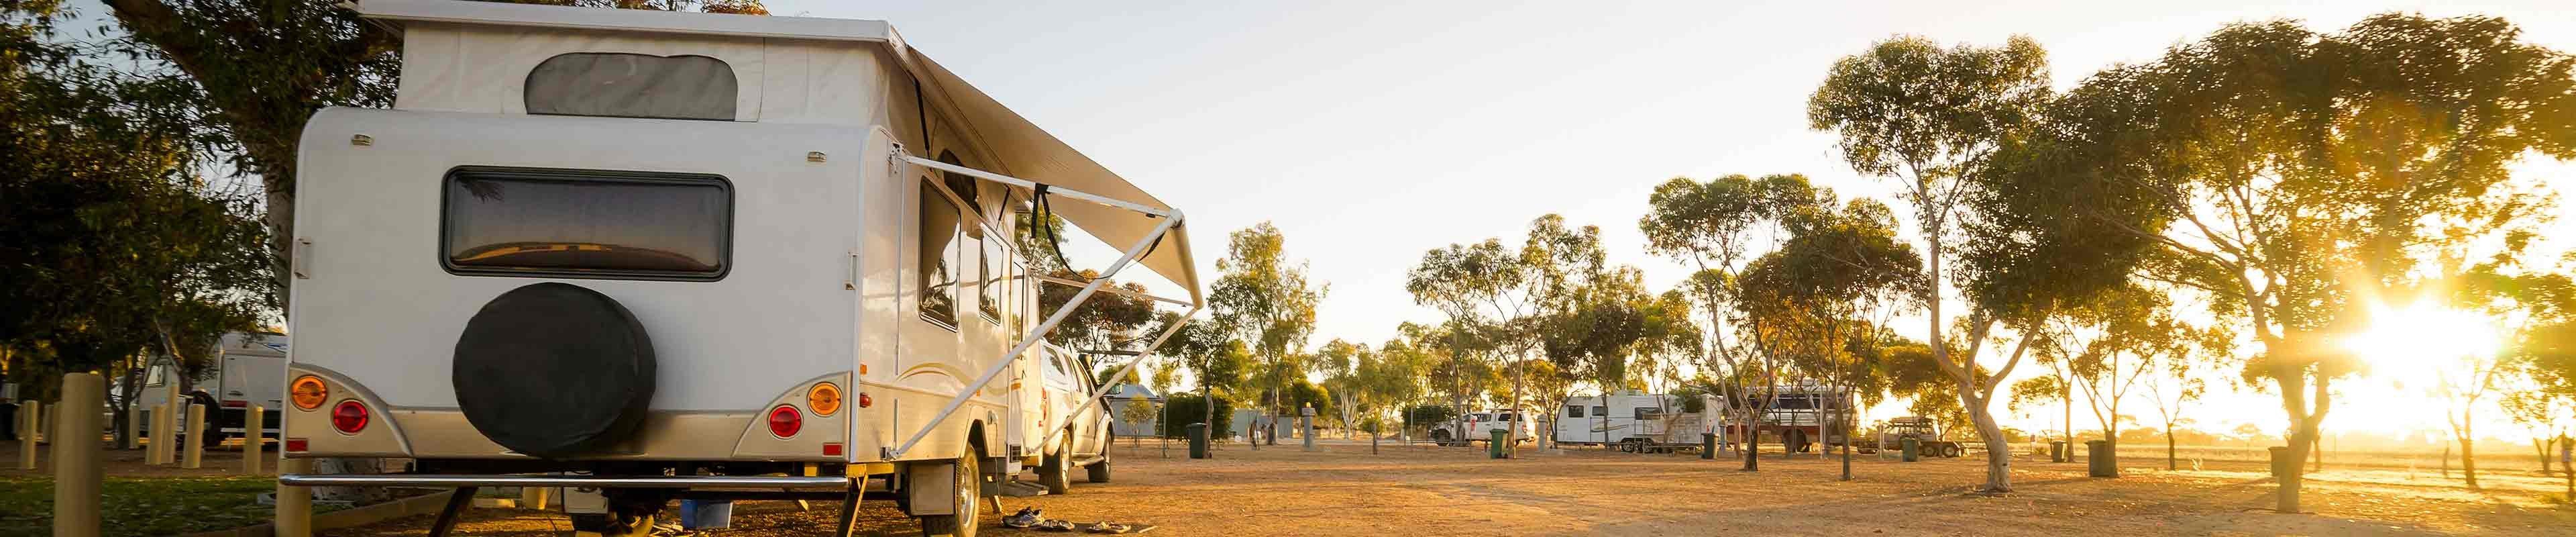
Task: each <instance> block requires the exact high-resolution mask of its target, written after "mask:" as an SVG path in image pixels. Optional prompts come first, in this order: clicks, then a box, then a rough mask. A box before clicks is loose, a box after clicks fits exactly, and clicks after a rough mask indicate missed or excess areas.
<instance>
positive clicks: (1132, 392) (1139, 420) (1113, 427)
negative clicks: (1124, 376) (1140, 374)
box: [1100, 382, 1163, 438]
mask: <svg viewBox="0 0 2576 537" xmlns="http://www.w3.org/2000/svg"><path fill="white" fill-rule="evenodd" d="M1137 401H1143V402H1145V404H1147V405H1151V406H1152V408H1153V410H1152V411H1149V412H1146V413H1144V414H1141V415H1136V414H1131V413H1130V412H1129V411H1128V407H1130V406H1133V405H1131V404H1130V403H1134V402H1137ZM1100 405H1101V406H1104V407H1108V408H1109V432H1110V433H1111V434H1113V435H1116V436H1118V437H1121V438H1140V437H1151V436H1154V435H1155V434H1156V433H1155V429H1157V428H1158V427H1157V426H1158V425H1160V423H1159V422H1160V421H1162V420H1161V418H1162V411H1163V395H1162V394H1158V393H1154V389H1153V388H1148V387H1145V385H1142V384H1136V383H1132V382H1131V383H1122V384H1119V385H1117V386H1111V387H1110V388H1109V393H1108V394H1107V395H1102V396H1101V401H1100Z"/></svg>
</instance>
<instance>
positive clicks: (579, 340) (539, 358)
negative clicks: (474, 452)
mask: <svg viewBox="0 0 2576 537" xmlns="http://www.w3.org/2000/svg"><path fill="white" fill-rule="evenodd" d="M653 370H654V368H653V341H652V339H651V338H649V337H646V335H645V333H644V326H643V325H642V324H639V323H637V322H636V321H635V314H634V313H631V312H628V311H626V307H625V306H622V305H619V304H618V303H617V300H616V299H612V298H609V297H608V295H603V294H600V293H599V292H598V291H592V290H590V289H588V288H584V287H581V286H578V285H572V284H566V283H556V282H546V283H539V284H532V285H527V286H523V287H520V288H518V289H512V290H510V292H507V293H502V294H501V296H499V297H495V298H493V299H492V301H491V302H490V303H486V304H484V305H483V309H482V311H477V312H475V313H474V318H473V319H471V320H468V321H466V322H465V332H464V333H463V334H461V335H458V336H457V337H456V356H455V361H454V379H453V380H454V382H455V384H456V404H457V406H459V407H462V408H463V409H464V410H465V419H466V421H468V422H471V423H473V424H474V429H475V430H477V431H481V432H482V433H483V436H484V437H486V438H490V439H491V440H492V442H493V443H497V444H500V445H501V447H506V448H510V450H512V451H517V452H519V453H522V454H526V455H532V456H536V457H541V458H548V459H557V458H564V457H568V456H572V455H577V454H581V453H584V452H589V451H594V450H597V449H600V448H603V447H606V446H608V445H609V444H611V443H615V442H617V441H619V440H624V439H626V437H627V436H629V435H632V434H634V432H635V429H636V428H637V426H638V425H641V424H642V423H643V422H644V414H645V412H646V410H647V405H648V404H649V403H650V402H651V401H652V399H653Z"/></svg>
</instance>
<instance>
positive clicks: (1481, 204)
mask: <svg viewBox="0 0 2576 537" xmlns="http://www.w3.org/2000/svg"><path fill="white" fill-rule="evenodd" d="M1720 4H1721V3H1716V2H1662V3H1659V2H1584V3H1580V4H1579V5H1577V4H1572V3H1523V2H1400V1H1364V2H1363V1H1317V2H1190V3H1182V4H1181V5H1162V4H1159V3H1137V2H1099V3H1067V4H1055V3H1026V2H982V1H972V2H961V1H940V2H825V1H797V0H770V1H769V7H770V9H771V10H772V12H774V13H775V14H778V15H791V16H794V15H803V16H821V17H845V18H866V19H882V20H887V21H891V22H892V23H893V24H894V25H895V27H896V28H897V30H898V31H900V32H901V33H902V34H903V35H904V37H905V38H906V39H907V40H909V41H910V43H911V44H912V45H914V46H917V47H919V48H921V49H922V50H923V51H925V52H926V53H928V54H930V55H931V56H932V57H934V58H937V59H938V60H939V61H940V62H941V63H942V64H944V65H946V66H948V67H949V68H950V69H952V70H955V71H956V72H957V73H959V74H960V75H961V76H964V77H965V78H966V79H967V80H968V81H970V82H972V83H974V84H975V85H976V86H977V87H979V88H982V89H983V90H984V91H985V92H987V93H990V94H992V95H993V96H994V97H995V98H997V99H999V100H1001V101H1002V102H1003V103H1005V104H1006V105H1008V106H1010V107H1012V108H1013V109H1014V110H1016V111H1018V112H1019V113H1020V114H1021V115H1024V116H1027V117H1028V118H1030V119H1031V120H1032V121H1035V122H1036V123H1037V124H1038V125H1040V126H1042V127H1044V128H1046V129H1048V131H1050V132H1052V133H1054V134H1055V135H1056V136H1058V137H1060V138H1063V139H1065V140H1066V141H1068V142H1070V143H1072V144H1073V145H1074V147H1076V148H1079V149H1081V150H1082V151H1083V152H1084V153H1086V154H1088V155H1090V156H1091V157H1092V158H1094V159H1096V160H1098V161H1100V162H1102V163H1103V164H1106V165H1107V166H1109V168H1110V169H1112V170H1116V171H1118V172H1119V173H1120V174H1122V175H1124V176H1126V177H1127V178H1128V179H1129V180H1131V181H1133V182H1135V183H1137V184H1138V185H1140V186H1142V187H1144V188H1145V189H1147V190H1148V191H1151V192H1154V193H1155V194H1156V195H1157V196H1160V197H1162V198H1163V199H1164V200H1166V201H1168V202H1170V203H1172V204H1173V205H1175V206H1178V207H1181V208H1182V209H1183V210H1185V211H1187V212H1188V213H1189V215H1190V217H1191V219H1192V222H1191V227H1192V228H1193V231H1194V233H1193V235H1192V236H1191V237H1190V238H1191V240H1192V241H1194V242H1195V245H1194V246H1195V247H1196V249H1197V251H1198V252H1200V256H1199V261H1200V264H1201V265H1202V266H1201V269H1200V270H1201V274H1204V275H1207V276H1206V278H1209V279H1213V278H1214V274H1216V270H1215V261H1216V258H1217V257H1219V256H1220V255H1221V254H1222V252H1223V247H1224V244H1225V234H1226V233H1227V232H1229V231H1232V230H1236V229H1241V228H1244V227H1247V226H1250V225H1252V224H1254V223H1257V222H1260V221H1264V220H1267V221H1270V222H1272V223H1274V224H1276V225H1277V226H1278V227H1279V228H1280V229H1281V230H1282V231H1283V232H1284V233H1285V234H1286V235H1287V238H1288V252H1289V253H1290V254H1291V255H1292V256H1293V257H1297V258H1303V259H1308V260H1311V261H1312V263H1313V272H1312V275H1313V277H1315V278H1317V279H1319V280H1323V281H1327V282H1330V283H1331V286H1332V289H1331V294H1330V296H1328V297H1327V298H1326V299H1325V301H1324V303H1323V306H1322V308H1321V309H1320V311H1319V317H1320V321H1319V325H1320V326H1319V329H1318V332H1317V334H1316V336H1315V339H1314V342H1315V343H1318V344H1320V343H1321V342H1324V341H1327V340H1330V339H1333V338H1344V339H1350V340H1353V341H1359V342H1368V343H1372V344H1374V343H1376V342H1380V341H1383V340H1385V339H1386V338H1387V337H1388V336H1389V335H1391V334H1393V331H1394V327H1395V325H1396V324H1397V323H1399V322H1402V321H1407V320H1415V321H1426V322H1430V321H1436V320H1438V319H1439V318H1440V317H1439V314H1438V313H1436V312H1434V311H1432V310H1430V309H1428V308H1422V307H1419V306H1416V305H1414V304H1413V302H1412V299H1411V297H1410V296H1409V295H1407V294H1406V293H1405V292H1404V289H1403V282H1404V271H1405V270H1406V269H1407V268H1409V267H1410V266H1412V264H1413V263H1414V262H1415V261H1417V260H1418V259H1420V257H1421V255H1422V253H1423V251H1425V250H1427V249H1430V248H1434V247H1439V246H1442V245H1446V244H1450V243H1455V242H1471V241H1478V240H1482V239H1485V238H1487V237H1497V236H1500V237H1503V238H1505V240H1506V241H1507V242H1509V243H1515V244H1516V243H1517V242H1518V240H1519V237H1520V236H1521V232H1522V230H1523V229H1524V227H1525V226H1526V224H1527V223H1528V222H1529V221H1530V220H1531V219H1532V218H1535V217H1537V216H1539V215H1541V214H1545V213H1550V212H1554V213H1561V214H1564V215H1565V216H1566V218H1567V220H1568V221H1569V222H1571V223H1575V224H1591V225H1598V226H1600V227H1601V229H1602V231H1603V232H1604V234H1605V236H1606V241H1607V247H1608V250H1609V252H1610V255H1611V259H1612V261H1614V262H1617V263H1628V264H1634V265H1637V266H1639V267H1641V268H1643V269H1645V271H1646V273H1647V275H1648V278H1649V283H1650V284H1652V285H1654V286H1656V287H1657V288H1662V287H1665V286H1668V285H1670V284H1671V283H1672V282H1673V281H1675V280H1677V279H1678V278H1680V277H1682V276H1683V275H1685V274H1687V271H1686V270H1685V269H1684V268H1683V267H1682V266H1681V265H1679V264H1676V263H1674V262H1671V261H1669V260H1666V259H1663V258H1658V257H1654V256H1650V255H1647V254H1645V253H1644V251H1643V242H1642V238H1641V237H1640V235H1639V234H1638V232H1637V228H1636V220H1637V218H1638V217H1639V216H1640V215H1642V214H1643V212H1644V208H1645V199H1646V195H1647V193H1648V192H1649V191H1650V190H1651V189H1652V188H1653V186H1654V185H1655V184H1656V183H1659V182H1662V181H1663V180H1665V179H1668V178H1671V177H1674V176H1687V177H1692V178H1696V179H1703V180H1704V179H1707V178H1709V177H1713V176H1717V175H1722V174H1729V173H1743V174H1750V175H1760V174H1767V173H1803V174H1806V175H1807V176H1808V177H1810V178H1813V179H1815V180H1816V181H1817V182H1819V183H1821V184H1823V185H1826V186H1830V187H1833V188H1834V189H1835V190H1837V191H1839V192H1840V193H1841V194H1843V195H1844V196H1846V197H1848V196H1855V195H1872V196H1884V194H1885V192H1886V188H1885V184H1884V183H1882V182H1879V181H1877V180H1873V179H1870V178H1864V177H1859V176H1857V175H1856V174H1854V173H1853V172H1852V171H1851V170H1850V168H1849V167H1848V166H1847V165H1845V164H1844V163H1843V162H1842V161H1841V158H1840V156H1839V155H1838V154H1837V153H1836V151H1835V150H1834V148H1833V141H1832V140H1833V139H1832V136H1831V135H1830V134H1828V133H1822V132H1814V131H1810V130H1808V129H1807V121H1806V117H1805V104H1806V98H1807V95H1808V93H1810V92H1812V91H1813V90H1814V89H1815V86H1816V84H1817V83H1818V82H1820V81H1821V80H1822V78H1823V76H1824V73H1825V70H1826V68H1827V67H1828V66H1830V65H1831V64H1832V62H1833V61H1834V60H1835V59H1836V58H1839V57H1841V56H1844V55H1848V54H1852V53H1855V52H1859V51H1861V50H1863V49H1864V48H1866V47H1867V46H1868V45H1869V44H1870V43H1871V42H1872V41H1876V40H1880V39H1885V38H1887V37H1889V36H1890V35H1893V34H1900V33H1904V34H1918V35H1923V36H1927V37H1930V38H1932V39H1935V40H1938V41H1942V42H1950V43H1956V42H1968V43H1976V44H1981V45H1993V44H1998V43H2001V42H2002V41H2003V40H2004V39H2005V38H2006V37H2008V36H2010V35H2012V34H2016V33H2019V34H2027V35H2029V36H2031V37H2033V38H2035V39H2037V40H2038V41H2039V42H2040V43H2041V44H2042V45H2044V46H2045V47H2046V48H2047V50H2048V53H2049V59H2050V64H2051V66H2052V68H2053V72H2054V75H2055V79H2056V83H2057V85H2058V86H2059V87H2060V88H2064V87H2068V86H2072V85H2073V84H2074V83H2076V82H2077V81H2078V80H2080V79H2081V78H2082V77H2084V76H2085V75H2088V74H2090V73H2092V72H2094V71H2095V70H2097V69H2100V68H2102V67H2105V66H2108V65H2111V64H2114V63H2118V62H2141V61H2150V60H2153V59H2154V58H2155V57H2157V56H2158V55H2159V54H2160V53H2162V51H2163V50H2164V48H2165V47H2166V46H2168V45H2172V44H2175V43H2178V42H2182V41H2187V40H2193V39H2197V38H2199V37H2200V36H2202V35H2205V34H2207V33H2208V32H2210V31H2212V30H2215V29H2217V28H2218V27H2219V26H2220V25H2221V24H2224V23H2227V22H2232V21H2245V20H2260V19H2269V18H2281V17H2287V18H2296V19H2301V20H2304V21H2306V22H2307V24H2308V25H2309V26H2310V27H2312V28H2317V29H2321V30H2333V29H2339V28H2342V27H2344V26H2346V25H2349V24H2351V23H2353V22H2355V21H2357V20H2359V19H2361V18H2362V17H2364V16H2367V15H2369V14H2373V13H2378V12H2384V11H2391V10H2403V11H2418V12H2422V13H2424V14H2427V15H2433V16H2450V15H2461V14H2472V13H2475V14H2489V15H2499V16H2504V17H2506V18H2507V19H2509V20H2511V21H2513V22H2514V23H2516V24H2518V25H2520V26H2521V27H2522V28H2523V30H2524V31H2525V34H2526V39H2527V40H2528V41H2530V42H2534V43H2539V44H2542V45H2545V46H2549V47H2551V48H2555V49H2558V50H2561V51H2576V15H2570V14H2569V12H2568V7H2567V4H2565V3H2564V2H2563V1H2551V0H2531V1H2519V2H2516V1H2498V2H2282V3H2249V2H2228V1H2200V0H2173V1H2157V2H2115V3H2100V2H2085V3H2078V2H2030V1H2017V2H1992V3H1984V4H1987V5H1982V6H1957V5H1928V4H1925V3H1915V2H1887V3H1880V4H1872V3H1858V4H1855V3H1844V2H1779V3H1769V4H1767V5H1751V6H1733V5H1720ZM2526 169H2527V170H2528V171H2527V172H2526V173H2535V174H2543V175H2542V176H2544V177H2568V178H2571V179H2570V180H2567V181H2563V182H2565V183H2567V184H2576V166H2567V165H2559V164H2547V165H2534V166H2527V167H2526ZM1899 209H1900V210H1902V206H1901V205H1900V206H1899ZM1091 252H1093V253H1094V254H1095V255H1093V256H1091V257H1093V258H1094V259H1096V260H1097V261H1092V262H1090V263H1092V264H1097V263H1102V262H1105V261H1106V259H1107V257H1108V256H1110V255H1114V254H1112V253H1110V252H1106V251H1102V250H1091ZM1076 256H1077V257H1083V256H1082V255H1081V254H1076ZM1080 262H1081V261H1078V263H1080ZM1907 325H1911V326H1907ZM1898 328H1899V329H1902V330H1905V331H1907V332H1909V333H1914V334H1917V337H1920V334H1921V333H1922V322H1921V321H1919V320H1917V321H1914V322H1911V323H1899V326H1898ZM2025 365H2026V366H2027V365H2028V364H2025ZM2024 371H2025V372H2028V371H2030V368H2028V367H2025V369H2024ZM2352 384H2367V385H2369V386H2356V387H2353V388H2351V389H2350V390H2351V391H2350V395H2349V396H2347V397H2345V398H2344V399H2345V401H2344V403H2343V405H2344V406H2342V407H2341V410H2340V412H2339V419H2333V418H2330V421H2329V423H2330V424H2332V425H2330V427H2332V426H2336V425H2340V426H2345V427H2367V428H2375V429H2379V430H2398V429H2405V428H2413V427H2434V426H2438V425H2439V424H2440V423H2441V422H2440V418H2439V417H2438V415H2437V414H2434V413H2432V412H2431V411H2430V409H2425V408H2422V407H2421V406H2420V404H2409V403H2404V401H2406V400H2416V399H2418V397H2409V396H2406V395H2405V393H2406V392H2402V391H2400V390H2396V389H2394V388H2391V387H2387V386H2385V385H2386V384H2387V383H2386V382H2385V381H2382V380H2378V379H2370V380H2364V381H2358V382H2347V385H2352ZM2277 401H2278V400H2277V399H2275V398H2273V397H2271V396H2268V395H2258V394H2227V393H2221V394H2217V395H2214V396H2213V397H2212V399H2211V401H2210V402H2209V403H2208V404H2206V405H2204V407H2205V408H2204V409H2203V410H2201V412H2203V413H2204V418H2203V419H2202V421H2203V422H2215V423H2217V424H2218V425H2215V426H2212V428H2218V429H2224V428H2225V427H2228V426H2232V425H2233V424H2234V423H2239V422H2252V423H2256V424H2258V425H2262V426H2264V427H2265V428H2267V429H2277V427H2278V424H2279V423H2281V417H2280V416H2281V412H2280V410H2279V407H2278V403H2277ZM2144 405H2145V402H2144V401H2137V402H2134V403H2132V407H2134V408H2135V411H2134V412H2124V413H2132V414H2136V415H2138V416H2139V417H2140V420H2141V421H2142V422H2146V423H2155V422H2156V421H2157V420H2156V418H2155V417H2154V412H2153V410H2152V409H2149V408H2146V407H2145V406H2144ZM1997 410H1998V412H2001V411H2002V409H2001V408H2000V405H1998V408H1997ZM2123 410H2130V409H2129V408H2124V409H2123ZM2078 412H2079V416H2078V418H2077V428H2079V429H2081V428H2086V427H2090V425H2086V424H2087V423H2088V422H2089V421H2090V418H2087V417H2084V416H2081V415H2080V414H2081V412H2082V411H2081V410H2080V409H2079V411H2078ZM1874 414H1876V413H1874ZM2048 414H2054V412H2050V413H2048ZM2392 414H2400V415H2403V416H2404V417H2395V418H2372V419H2356V418H2353V416H2356V415H2374V416H2383V417H2385V416H2390V415H2392ZM2488 414H2489V415H2493V414H2494V413H2493V412H2489V413H2488ZM2015 421H2016V422H2017V423H2019V424H2022V425H2023V426H2025V427H2029V428H2042V427H2050V428H2053V427H2054V425H2053V422H2054V419H2050V420H2047V421H2049V422H2050V424H2047V425H2042V424H2040V423H2039V420H2037V419H2035V418H2021V419H2016V420H2015ZM2482 421H2483V420H2482ZM2482 429H2483V430H2484V431H2497V432H2499V433H2500V434H2504V433H2507V432H2508V431H2504V429H2513V428H2512V427H2509V426H2505V425H2501V424H2493V425H2488V426H2485V427H2482Z"/></svg>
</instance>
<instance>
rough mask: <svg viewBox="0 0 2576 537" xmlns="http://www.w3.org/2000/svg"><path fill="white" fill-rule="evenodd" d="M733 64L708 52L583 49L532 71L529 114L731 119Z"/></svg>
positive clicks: (554, 59)
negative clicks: (674, 53) (669, 53)
mask: <svg viewBox="0 0 2576 537" xmlns="http://www.w3.org/2000/svg"><path fill="white" fill-rule="evenodd" d="M736 85H737V82H736V81H735V80H734V76H733V67H732V66H729V65H725V63H724V61H723V60H718V59H715V58H709V57H706V56H647V55H643V54H605V53H589V52H580V53H572V54H562V55H557V56H555V57H552V58H547V59H546V61H545V62H544V63H539V64H537V67H536V69H533V70H530V71H528V82H527V96H526V100H525V101H523V102H524V103H525V104H526V105H527V107H528V113H530V114H561V115H572V116H612V117H645V118H666V119H713V120H721V121H732V120H733V119H734V102H735V99H736V95H737V94H739V93H740V91H739V89H738V88H737V87H736Z"/></svg>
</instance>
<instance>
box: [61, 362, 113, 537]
mask: <svg viewBox="0 0 2576 537" xmlns="http://www.w3.org/2000/svg"><path fill="white" fill-rule="evenodd" d="M106 395H107V379H105V378H101V377H99V376H98V374H96V373H72V374H67V375H63V399H62V405H61V406H60V407H59V408H66V409H77V410H74V411H69V412H63V413H62V417H61V419H57V420H55V421H54V432H55V434H54V438H53V440H54V537H97V535H98V533H99V526H98V525H99V516H98V513H99V507H100V505H101V504H102V503H104V501H103V500H101V499H100V494H101V491H102V490H104V489H103V488H102V487H101V485H100V481H102V480H103V474H102V473H101V472H100V466H99V449H98V448H99V445H98V431H99V416H98V413H96V412H88V411H87V410H89V409H96V408H99V407H100V406H101V405H103V404H105V403H104V401H105V400H106V399H105V397H106Z"/></svg>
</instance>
